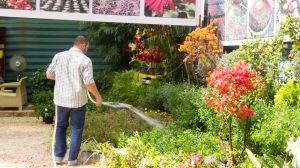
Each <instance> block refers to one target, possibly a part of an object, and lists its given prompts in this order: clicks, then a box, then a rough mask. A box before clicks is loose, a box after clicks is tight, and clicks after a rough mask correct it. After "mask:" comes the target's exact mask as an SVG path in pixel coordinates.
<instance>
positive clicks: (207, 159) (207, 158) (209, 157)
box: [204, 156, 216, 164]
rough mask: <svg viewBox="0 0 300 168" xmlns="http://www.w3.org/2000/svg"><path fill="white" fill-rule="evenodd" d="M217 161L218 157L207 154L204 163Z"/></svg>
mask: <svg viewBox="0 0 300 168" xmlns="http://www.w3.org/2000/svg"><path fill="white" fill-rule="evenodd" d="M215 161H216V158H214V157H211V156H207V157H206V158H205V160H204V163H205V164H212V163H214V162H215Z"/></svg>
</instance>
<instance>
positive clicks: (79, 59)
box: [47, 36, 102, 166]
mask: <svg viewBox="0 0 300 168" xmlns="http://www.w3.org/2000/svg"><path fill="white" fill-rule="evenodd" d="M88 48H89V40H88V39H87V38H86V37H84V36H78V37H76V38H75V40H74V46H73V47H72V48H71V49H69V50H67V51H63V52H60V53H57V54H56V55H55V56H54V58H53V59H52V62H51V64H50V65H49V67H48V69H47V78H48V79H50V80H55V87H54V104H55V105H56V107H57V108H56V121H55V122H56V129H55V148H54V155H55V161H56V164H61V163H63V162H62V161H63V158H64V156H65V154H66V151H67V143H66V131H67V127H68V125H69V118H70V119H71V120H70V121H71V143H70V152H69V156H68V165H69V166H74V165H78V164H80V161H79V160H78V159H77V157H78V154H79V151H80V145H81V140H82V132H83V128H84V122H85V113H86V106H85V105H86V103H87V101H88V98H87V91H89V92H91V93H92V94H93V95H94V96H95V98H96V105H97V106H101V105H102V98H101V95H100V93H99V91H98V89H97V87H96V84H95V82H94V79H93V66H92V61H91V60H90V58H88V57H87V56H86V55H85V54H86V53H87V51H88Z"/></svg>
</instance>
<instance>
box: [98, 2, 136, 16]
mask: <svg viewBox="0 0 300 168" xmlns="http://www.w3.org/2000/svg"><path fill="white" fill-rule="evenodd" d="M93 13H94V14H102V15H126V16H139V15H140V0H93Z"/></svg>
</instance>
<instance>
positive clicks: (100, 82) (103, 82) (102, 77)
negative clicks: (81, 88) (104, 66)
mask: <svg viewBox="0 0 300 168" xmlns="http://www.w3.org/2000/svg"><path fill="white" fill-rule="evenodd" d="M114 77H115V72H109V71H103V72H96V73H94V81H95V83H96V86H97V88H98V89H100V91H104V90H109V89H111V86H112V85H113V80H114Z"/></svg>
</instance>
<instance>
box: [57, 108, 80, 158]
mask: <svg viewBox="0 0 300 168" xmlns="http://www.w3.org/2000/svg"><path fill="white" fill-rule="evenodd" d="M85 112H86V107H85V106H82V107H79V108H67V107H61V106H57V128H56V134H55V140H56V141H55V148H54V152H55V156H56V157H64V156H65V154H66V151H67V142H66V133H67V128H68V125H69V117H70V118H71V144H70V152H69V158H68V161H74V160H77V157H78V154H79V150H80V145H81V141H82V132H83V127H84V121H85Z"/></svg>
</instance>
